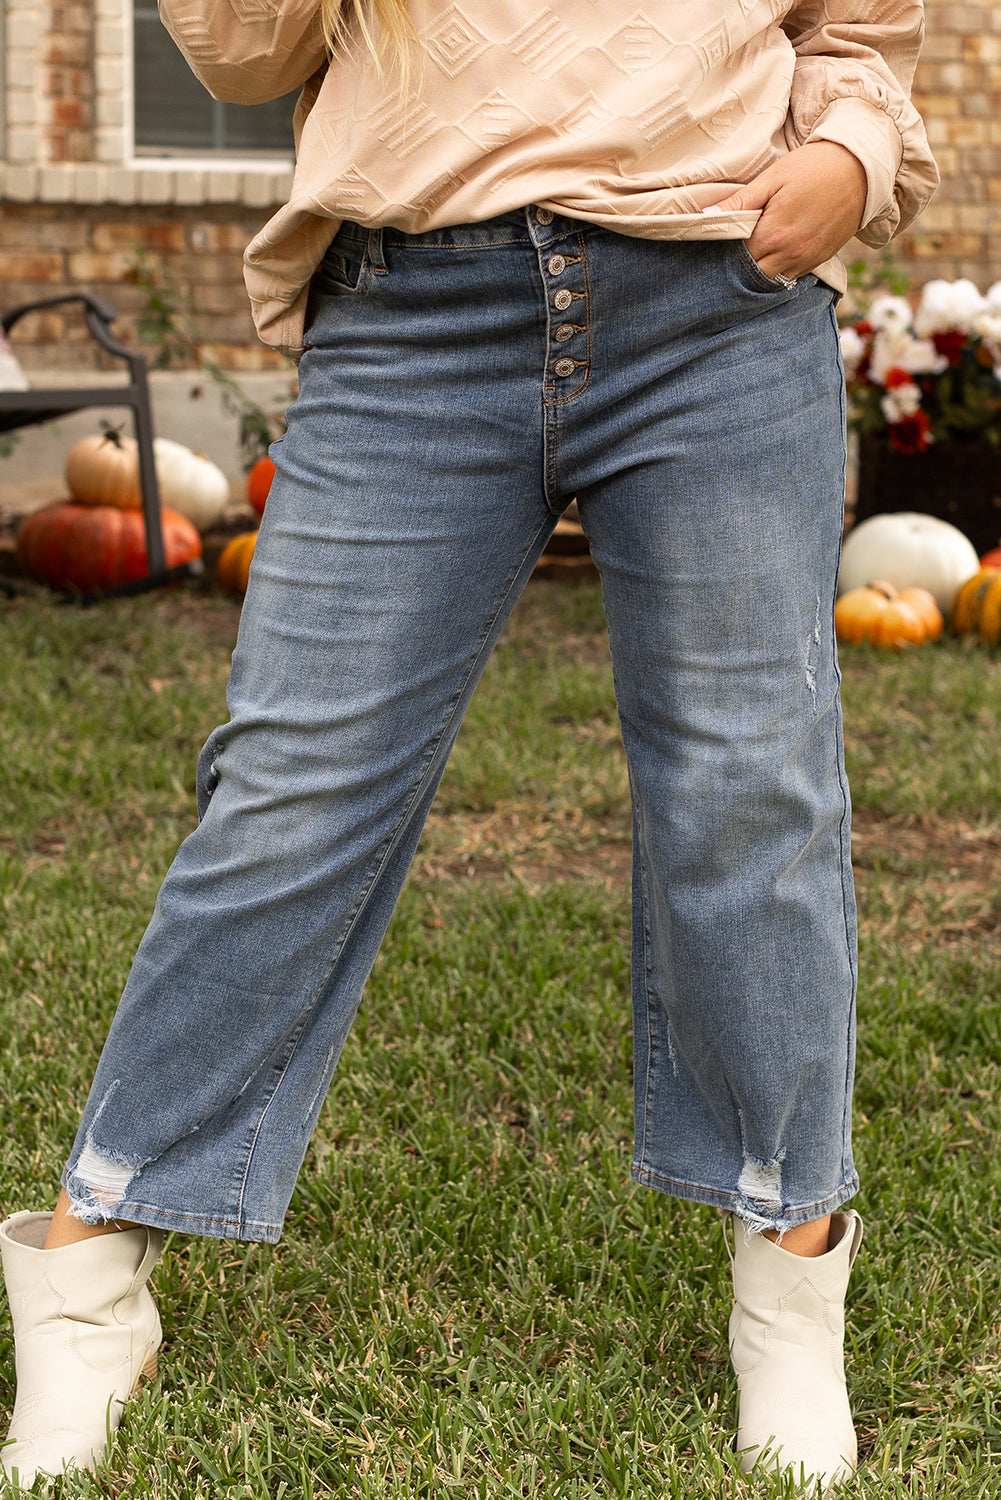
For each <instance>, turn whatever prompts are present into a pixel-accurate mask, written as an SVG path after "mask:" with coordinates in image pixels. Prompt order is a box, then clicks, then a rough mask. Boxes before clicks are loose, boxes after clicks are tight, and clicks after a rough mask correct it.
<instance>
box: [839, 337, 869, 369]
mask: <svg viewBox="0 0 1001 1500" xmlns="http://www.w3.org/2000/svg"><path fill="white" fill-rule="evenodd" d="M864 353H865V339H863V338H862V337H861V336H860V335H859V334H858V333H856V331H855V329H854V328H842V330H841V358H842V360H843V362H844V366H845V377H846V379H848V380H854V378H855V374H856V372H857V370H858V367H859V365H860V364H861V363H862V356H863V354H864Z"/></svg>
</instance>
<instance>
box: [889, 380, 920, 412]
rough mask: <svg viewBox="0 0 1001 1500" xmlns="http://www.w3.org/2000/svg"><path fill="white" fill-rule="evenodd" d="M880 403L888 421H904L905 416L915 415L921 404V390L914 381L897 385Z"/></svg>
mask: <svg viewBox="0 0 1001 1500" xmlns="http://www.w3.org/2000/svg"><path fill="white" fill-rule="evenodd" d="M879 404H880V406H881V407H882V408H883V416H884V417H885V418H886V420H887V421H888V422H902V421H903V419H904V418H905V417H913V415H914V413H915V412H916V411H917V409H918V407H919V406H920V405H921V392H920V390H919V389H918V387H917V386H916V385H914V383H913V382H910V383H909V384H907V385H895V386H894V387H893V389H892V390H890V391H887V393H886V395H885V396H884V397H883V399H882V400H881V401H880V403H879Z"/></svg>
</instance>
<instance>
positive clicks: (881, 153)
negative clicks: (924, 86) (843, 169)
mask: <svg viewBox="0 0 1001 1500" xmlns="http://www.w3.org/2000/svg"><path fill="white" fill-rule="evenodd" d="M807 140H808V141H834V142H836V144H837V145H839V146H844V147H846V149H847V150H849V151H850V152H851V153H852V155H853V156H856V157H858V159H859V161H860V162H861V163H862V167H863V169H864V171H865V176H866V182H867V183H868V192H867V193H866V200H865V213H864V215H863V218H862V226H861V227H862V229H863V230H864V229H865V228H866V226H867V225H869V224H873V223H875V222H876V221H877V220H879V219H885V218H887V217H888V216H890V215H893V214H894V210H895V205H894V185H895V183H896V180H897V173H898V172H899V170H900V163H901V161H902V159H903V154H904V143H903V141H902V140H901V137H900V131H899V130H898V129H897V126H896V125H895V124H894V122H893V120H891V119H890V116H889V115H888V114H886V113H885V112H884V111H883V110H881V109H879V108H877V106H876V105H875V104H870V103H869V102H868V100H866V99H858V98H843V99H835V100H834V101H833V103H831V104H829V105H828V106H827V108H826V109H825V110H824V112H823V114H822V115H821V116H820V118H819V119H818V120H817V123H816V124H815V125H814V127H813V129H812V130H811V131H810V134H809V136H808V137H807ZM805 144H806V142H804V145H805Z"/></svg>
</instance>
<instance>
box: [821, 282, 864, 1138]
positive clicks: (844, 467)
mask: <svg viewBox="0 0 1001 1500" xmlns="http://www.w3.org/2000/svg"><path fill="white" fill-rule="evenodd" d="M834 306H835V304H834V300H833V298H832V300H831V306H830V309H829V314H828V316H829V319H830V323H831V327H832V329H833V332H834V342H835V346H836V350H837V359H838V364H839V366H840V367H841V369H842V371H843V369H844V366H843V363H842V359H841V340H840V334H839V330H838V320H837V314H836V313H835V311H834ZM838 401H839V404H840V409H841V431H842V434H843V442H842V459H841V495H842V499H841V517H842V523H843V522H844V508H845V507H844V493H845V485H846V483H847V473H848V446H847V440H846V439H845V438H844V434H845V433H846V432H847V422H848V396H847V387H846V386H844V385H842V388H841V390H840V392H839V396H838ZM843 539H844V526H843V524H842V528H841V537H840V538H839V542H838V561H837V567H836V569H835V581H836V580H837V572H838V570H839V569H840V566H841V546H842V543H843ZM836 592H837V589H836V587H835V589H833V590H832V593H831V619H830V631H831V635H830V639H831V640H832V641H833V643H834V645H833V652H834V670H835V673H836V675H837V678H838V682H839V684H840V681H841V669H840V666H839V665H838V649H837V633H836V631H835V629H834V595H835V594H836ZM836 711H837V731H838V733H837V760H838V784H839V785H840V787H841V804H842V811H841V822H840V825H839V827H838V852H839V859H840V867H841V910H842V916H843V920H844V926H845V951H846V953H847V957H848V971H849V973H850V974H851V976H852V996H851V1001H850V1003H849V1007H848V1021H847V1029H848V1034H847V1038H846V1047H845V1108H844V1114H843V1116H842V1126H841V1153H842V1166H843V1167H844V1166H846V1165H847V1160H846V1158H848V1145H849V1141H850V1139H851V1098H852V1087H851V1084H852V1080H851V1072H850V1070H851V1067H852V1007H853V1005H854V1002H855V997H856V994H857V991H858V966H857V963H856V961H855V956H854V954H853V951H852V939H851V917H850V915H849V909H848V908H849V902H848V883H849V880H850V877H851V861H850V857H849V858H848V860H847V862H846V848H847V849H849V850H850V847H851V831H850V830H851V798H850V795H849V792H848V776H847V771H846V768H845V756H844V738H843V734H842V733H841V724H842V713H841V692H840V687H839V690H838V693H837V696H836ZM846 863H847V868H846Z"/></svg>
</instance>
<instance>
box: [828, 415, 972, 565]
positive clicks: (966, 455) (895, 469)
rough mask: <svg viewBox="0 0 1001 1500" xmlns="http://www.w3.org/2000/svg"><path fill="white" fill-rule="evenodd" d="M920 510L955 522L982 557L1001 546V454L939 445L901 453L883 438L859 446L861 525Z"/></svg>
mask: <svg viewBox="0 0 1001 1500" xmlns="http://www.w3.org/2000/svg"><path fill="white" fill-rule="evenodd" d="M901 510H916V511H920V512H921V513H922V514H923V515H926V516H937V517H938V518H939V520H941V521H950V522H951V523H952V525H953V526H958V527H959V529H960V531H962V532H965V534H966V535H967V536H968V537H969V539H970V541H971V542H972V543H973V545H974V547H975V548H976V549H977V552H978V553H980V554H982V553H984V552H987V551H988V550H989V549H990V548H991V547H996V546H997V545H998V543H999V541H1001V448H992V447H991V446H990V444H988V443H935V444H933V446H932V447H931V448H929V449H927V451H926V452H924V453H897V452H896V451H895V450H894V449H893V448H891V447H890V446H889V445H888V444H887V443H886V442H885V441H884V440H882V439H881V438H878V437H863V438H862V439H861V441H860V443H859V472H858V498H857V500H856V502H855V520H856V522H859V521H865V520H866V519H867V518H868V517H869V516H877V515H885V514H886V513H887V512H895V511H901Z"/></svg>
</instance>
